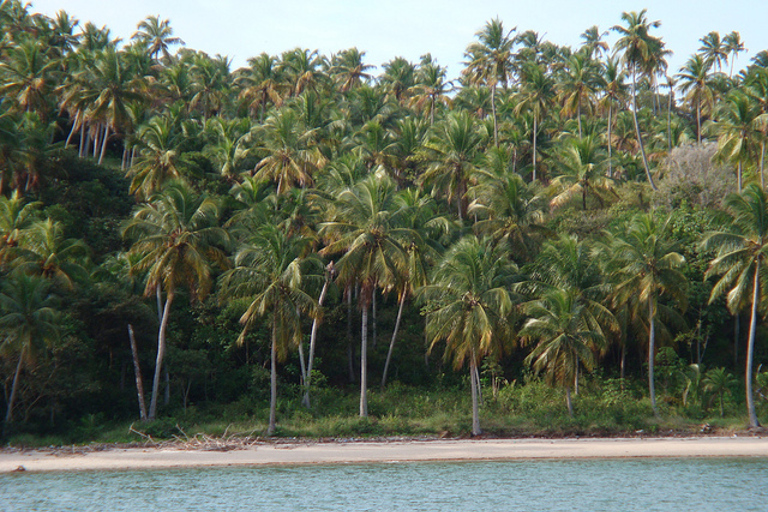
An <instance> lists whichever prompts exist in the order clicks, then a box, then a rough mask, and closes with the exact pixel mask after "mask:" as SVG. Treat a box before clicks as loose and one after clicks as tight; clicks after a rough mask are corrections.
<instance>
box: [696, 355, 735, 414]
mask: <svg viewBox="0 0 768 512" xmlns="http://www.w3.org/2000/svg"><path fill="white" fill-rule="evenodd" d="M702 384H704V390H705V391H709V392H710V393H713V394H715V395H717V396H718V398H719V399H720V417H721V418H722V417H723V416H725V405H724V404H723V396H724V395H725V394H726V393H730V392H731V386H733V385H734V384H736V378H735V377H734V376H733V375H731V374H730V373H729V372H727V371H726V370H725V368H722V367H721V368H712V369H711V370H709V371H708V372H707V374H706V375H705V376H704V380H703V381H702Z"/></svg>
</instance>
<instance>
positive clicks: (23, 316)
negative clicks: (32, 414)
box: [0, 272, 59, 425]
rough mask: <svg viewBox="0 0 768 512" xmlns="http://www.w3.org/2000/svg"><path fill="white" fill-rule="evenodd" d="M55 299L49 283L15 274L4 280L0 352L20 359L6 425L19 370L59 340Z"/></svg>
mask: <svg viewBox="0 0 768 512" xmlns="http://www.w3.org/2000/svg"><path fill="white" fill-rule="evenodd" d="M56 300H57V298H56V297H55V296H54V295H53V294H51V293H50V283H49V282H48V281H46V280H45V279H42V278H40V277H35V276H28V275H26V274H24V273H22V272H16V273H14V274H13V276H12V277H11V278H10V279H5V280H4V283H3V287H2V292H0V314H2V316H0V333H2V335H3V336H2V343H0V351H2V352H5V353H8V352H10V353H11V354H15V355H16V357H18V358H19V362H18V363H17V364H16V371H15V373H14V375H13V383H12V384H11V394H10V395H9V396H8V408H7V410H6V412H5V423H6V425H7V424H8V423H10V422H11V421H12V420H13V407H14V405H15V403H16V396H17V393H18V389H19V380H20V376H21V370H22V369H23V368H24V364H25V363H29V362H30V361H31V360H32V358H33V357H34V355H35V353H36V352H39V351H40V350H41V349H42V348H43V347H44V346H45V345H46V344H47V343H49V342H51V341H55V340H56V339H58V337H59V330H58V322H57V314H56V309H55V306H56Z"/></svg>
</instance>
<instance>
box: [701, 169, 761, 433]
mask: <svg viewBox="0 0 768 512" xmlns="http://www.w3.org/2000/svg"><path fill="white" fill-rule="evenodd" d="M725 205H726V208H727V210H728V213H729V214H730V216H731V217H730V219H729V222H727V224H726V225H727V226H728V228H727V229H723V230H720V231H715V232H712V233H709V234H708V235H707V236H706V237H705V238H704V240H703V242H702V244H701V246H702V249H704V250H712V249H714V250H716V251H717V256H716V257H715V259H713V260H712V261H711V262H710V264H709V269H708V270H707V273H706V275H705V277H707V278H709V277H712V276H716V275H719V276H721V277H720V279H719V280H718V281H717V283H716V284H715V286H714V287H713V288H712V294H711V295H710V303H711V302H713V301H714V300H715V299H716V298H717V297H719V296H720V295H723V294H726V304H727V305H728V309H729V310H730V311H731V313H732V314H737V313H738V312H739V311H741V309H742V308H743V307H744V306H745V305H746V304H749V305H750V308H751V313H750V315H751V316H750V323H749V342H748V343H747V363H746V364H747V366H746V371H745V383H746V396H747V414H748V415H749V424H750V426H753V427H756V426H759V424H760V423H759V422H758V420H757V413H756V412H755V401H754V394H753V391H752V381H753V366H754V353H755V340H756V337H757V319H758V315H759V313H758V308H759V306H760V301H761V297H762V296H763V295H764V292H763V287H764V286H765V283H764V279H765V269H764V268H763V267H764V265H765V260H766V256H768V196H766V193H765V190H764V189H763V188H762V187H760V186H758V185H755V184H751V185H748V186H747V187H746V188H745V189H744V191H743V192H742V193H741V194H731V195H729V196H728V197H727V198H726V200H725Z"/></svg>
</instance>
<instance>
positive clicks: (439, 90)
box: [410, 54, 454, 125]
mask: <svg viewBox="0 0 768 512" xmlns="http://www.w3.org/2000/svg"><path fill="white" fill-rule="evenodd" d="M447 73H448V71H447V69H446V68H444V67H443V66H440V65H439V64H437V62H435V61H433V60H432V56H431V55H429V54H426V55H423V56H422V58H421V64H420V65H419V68H418V70H417V71H416V84H415V85H414V86H413V87H411V89H410V92H411V104H412V105H413V106H414V107H415V108H416V110H417V111H418V112H423V111H424V110H429V124H430V125H433V124H435V110H436V109H437V107H438V105H440V104H442V103H448V101H449V100H448V94H450V92H451V91H453V90H454V88H453V82H451V81H449V80H446V76H447Z"/></svg>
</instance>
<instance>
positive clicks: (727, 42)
mask: <svg viewBox="0 0 768 512" xmlns="http://www.w3.org/2000/svg"><path fill="white" fill-rule="evenodd" d="M723 45H724V46H725V51H727V52H728V53H730V54H731V56H730V57H729V58H730V59H731V70H730V72H729V73H728V77H732V76H733V65H734V63H735V62H736V58H737V57H738V56H739V54H740V53H741V52H743V51H746V48H745V47H744V41H742V40H741V34H739V33H738V32H736V31H735V30H734V31H733V32H729V33H728V34H726V35H725V36H724V37H723Z"/></svg>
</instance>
